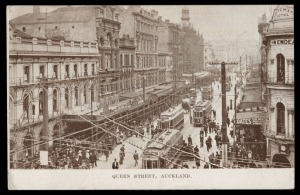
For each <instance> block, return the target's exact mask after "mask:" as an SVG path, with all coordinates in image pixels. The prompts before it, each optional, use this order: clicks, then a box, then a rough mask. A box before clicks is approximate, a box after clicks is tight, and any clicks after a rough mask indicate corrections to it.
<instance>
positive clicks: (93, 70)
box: [92, 64, 95, 75]
mask: <svg viewBox="0 0 300 195" xmlns="http://www.w3.org/2000/svg"><path fill="white" fill-rule="evenodd" d="M94 74H95V64H92V75H94Z"/></svg>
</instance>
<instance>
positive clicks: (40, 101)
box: [39, 91, 44, 114]
mask: <svg viewBox="0 0 300 195" xmlns="http://www.w3.org/2000/svg"><path fill="white" fill-rule="evenodd" d="M43 94H44V93H43V91H41V92H40V94H39V114H43V106H44V95H43Z"/></svg>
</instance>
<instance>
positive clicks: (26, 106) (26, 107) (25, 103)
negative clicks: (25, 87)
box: [23, 94, 29, 118]
mask: <svg viewBox="0 0 300 195" xmlns="http://www.w3.org/2000/svg"><path fill="white" fill-rule="evenodd" d="M23 112H26V114H25V118H28V115H29V95H28V94H26V95H25V98H24V100H23Z"/></svg>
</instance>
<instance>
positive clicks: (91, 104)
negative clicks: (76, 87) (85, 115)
mask: <svg viewBox="0 0 300 195" xmlns="http://www.w3.org/2000/svg"><path fill="white" fill-rule="evenodd" d="M92 90H93V88H91V120H93V97H92V94H93V93H92ZM93 140H94V129H92V141H93Z"/></svg>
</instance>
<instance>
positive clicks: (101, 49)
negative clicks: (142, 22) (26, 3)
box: [9, 6, 127, 159]
mask: <svg viewBox="0 0 300 195" xmlns="http://www.w3.org/2000/svg"><path fill="white" fill-rule="evenodd" d="M115 10H116V8H115V7H112V6H79V7H70V6H68V7H63V8H59V9H56V10H54V11H52V12H49V13H40V11H39V8H38V7H34V12H33V13H29V14H25V15H23V16H20V17H17V18H15V19H12V20H11V21H10V26H9V32H10V36H9V37H10V40H9V81H10V82H9V91H10V96H9V107H10V115H9V116H10V120H9V121H10V124H11V125H10V132H11V133H10V137H11V151H12V150H13V149H14V148H18V151H20V152H18V153H17V154H13V155H12V157H13V159H22V158H23V157H25V156H27V157H31V156H33V155H34V154H35V153H37V152H38V151H39V145H38V144H37V143H38V142H39V141H40V138H41V136H40V135H41V132H42V119H43V100H42V97H43V90H42V89H43V88H42V86H41V82H40V79H42V78H47V79H48V84H49V87H48V102H49V110H48V113H49V138H51V137H58V136H60V135H61V134H62V133H63V132H67V131H69V130H74V129H75V130H76V128H79V127H78V125H76V124H75V125H72V124H67V128H66V125H65V124H62V122H61V116H62V115H64V114H69V115H71V114H74V113H75V114H87V113H90V112H91V110H92V108H93V110H99V109H101V108H104V107H107V105H109V104H113V103H116V102H117V101H118V98H119V96H118V91H119V90H120V88H121V87H123V83H124V82H123V81H120V79H121V78H127V76H124V75H126V71H124V74H123V72H122V71H120V66H119V60H120V59H119V52H120V49H119V42H120V41H119V30H120V23H119V22H118V13H115ZM50 140H51V139H50ZM49 145H50V147H51V145H52V143H51V142H49Z"/></svg>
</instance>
